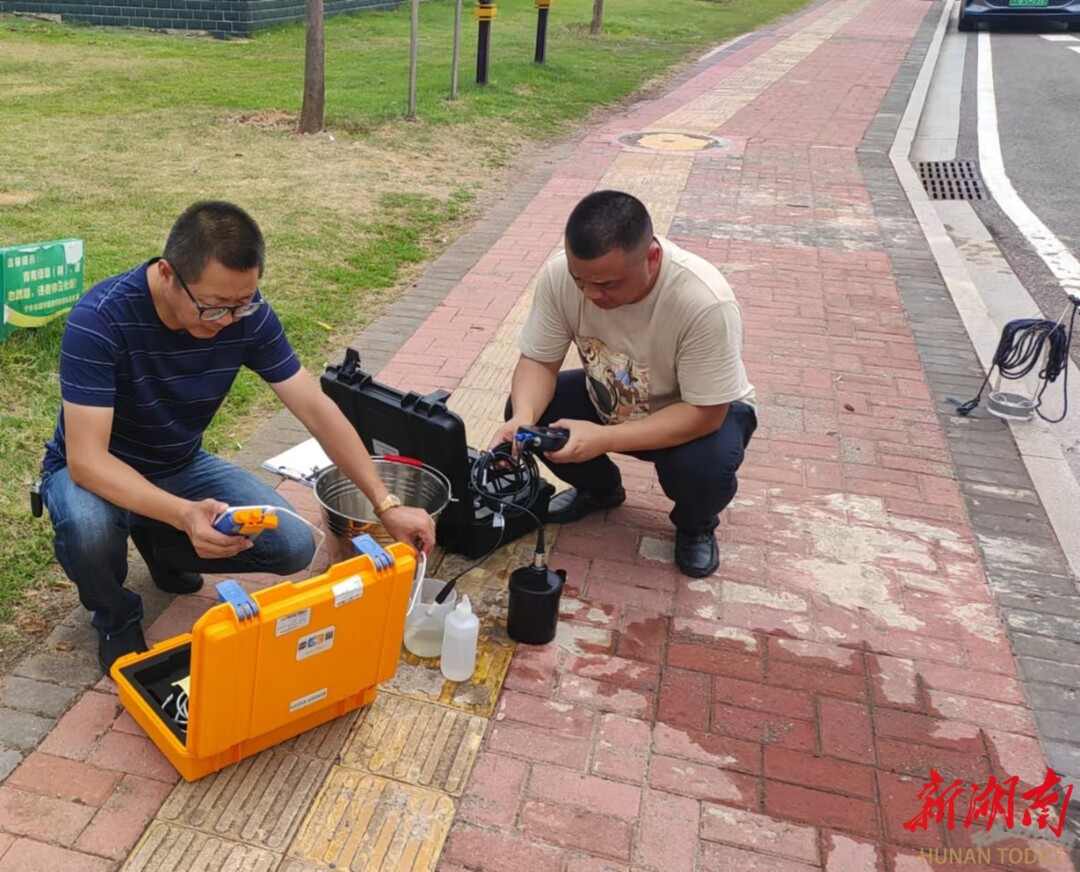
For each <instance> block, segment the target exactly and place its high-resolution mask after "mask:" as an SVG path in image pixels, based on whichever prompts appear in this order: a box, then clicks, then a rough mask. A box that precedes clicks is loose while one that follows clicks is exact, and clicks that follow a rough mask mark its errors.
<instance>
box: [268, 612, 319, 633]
mask: <svg viewBox="0 0 1080 872" xmlns="http://www.w3.org/2000/svg"><path fill="white" fill-rule="evenodd" d="M310 623H311V609H301V610H300V611H298V612H293V613H292V614H291V615H286V616H285V617H283V618H278V619H277V625H276V626H275V629H274V635H275V636H284V635H285V634H286V633H291V632H292V631H293V630H299V629H300V628H301V627H306V626H307V625H308V624H310Z"/></svg>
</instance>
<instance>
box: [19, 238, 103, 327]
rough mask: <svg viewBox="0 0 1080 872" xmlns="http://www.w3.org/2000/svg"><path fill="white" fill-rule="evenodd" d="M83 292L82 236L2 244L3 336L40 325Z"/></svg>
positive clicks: (61, 311) (60, 311)
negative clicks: (30, 243)
mask: <svg viewBox="0 0 1080 872" xmlns="http://www.w3.org/2000/svg"><path fill="white" fill-rule="evenodd" d="M82 292H83V243H82V240H81V239H59V240H57V241H55V242H41V243H35V244H32V245H14V246H11V247H10V248H0V299H2V300H3V302H4V320H3V323H2V324H0V340H3V339H5V338H6V337H7V336H8V334H10V333H12V332H13V331H15V330H16V329H18V328H19V327H40V326H41V325H42V324H45V323H46V322H48V321H51V320H52V319H53V318H55V317H56V316H57V315H62V314H63V313H64V312H67V311H68V310H69V309H71V307H72V306H74V305H75V304H76V303H77V302H78V300H79V297H81V296H82Z"/></svg>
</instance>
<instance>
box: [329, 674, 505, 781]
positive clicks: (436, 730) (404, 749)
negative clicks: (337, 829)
mask: <svg viewBox="0 0 1080 872" xmlns="http://www.w3.org/2000/svg"><path fill="white" fill-rule="evenodd" d="M486 727H487V719H486V718H482V717H479V716H477V715H470V714H467V713H465V712H462V711H457V710H455V709H451V708H447V707H446V706H443V705H438V704H437V703H432V702H421V701H420V700H414V699H407V698H405V697H400V696H393V695H391V694H385V695H383V696H380V697H379V698H378V699H376V700H375V702H374V703H372V704H371V705H370V706H368V707H367V708H366V709H364V711H363V713H362V715H361V718H360V722H359V724H358V726H357V729H356V732H354V733H353V735H352V737H351V738H350V739H349V742H348V744H347V745H346V746H345V749H344V750H343V751H342V753H341V763H342V765H343V766H347V767H349V768H351V769H360V770H362V771H365V772H368V773H370V774H372V775H381V776H384V777H386V778H392V779H394V780H395V781H403V782H405V783H406V784H415V785H418V786H420V787H430V788H434V789H436V790H442V791H444V792H445V793H449V794H450V795H452V796H460V795H461V792H462V791H463V790H464V789H465V783H466V782H467V781H468V778H469V773H470V772H471V771H472V767H473V763H474V762H475V760H476V754H477V752H478V751H479V750H480V743H481V741H482V740H483V738H484V730H485V728H486Z"/></svg>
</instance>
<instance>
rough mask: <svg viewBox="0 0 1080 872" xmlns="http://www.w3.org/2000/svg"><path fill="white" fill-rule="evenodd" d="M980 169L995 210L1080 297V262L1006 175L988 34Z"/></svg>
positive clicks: (983, 47)
mask: <svg viewBox="0 0 1080 872" xmlns="http://www.w3.org/2000/svg"><path fill="white" fill-rule="evenodd" d="M978 114H979V168H980V170H981V171H982V176H983V179H984V180H985V181H986V184H987V187H989V188H990V193H992V194H993V195H994V199H995V200H997V203H998V206H1000V207H1001V210H1002V211H1003V212H1004V213H1005V214H1006V215H1007V216H1008V217H1009V220H1011V221H1012V222H1013V224H1015V225H1016V227H1017V229H1018V230H1019V231H1020V232H1021V233H1022V234H1023V235H1024V237H1025V238H1026V239H1027V241H1028V242H1029V243H1030V244H1031V247H1032V248H1033V249H1035V252H1036V253H1037V254H1038V255H1039V257H1041V258H1042V259H1043V262H1044V263H1045V264H1046V265H1047V267H1049V269H1050V272H1052V273H1053V274H1054V277H1055V278H1056V279H1057V280H1058V281H1059V282H1060V283H1061V286H1062V288H1064V290H1065V292H1066V293H1068V294H1072V295H1076V296H1080V261H1078V260H1077V259H1076V258H1075V257H1074V256H1073V254H1072V253H1071V252H1070V251H1069V250H1068V249H1067V248H1066V247H1065V246H1064V245H1063V244H1062V242H1061V240H1060V239H1058V238H1057V237H1056V236H1055V235H1054V234H1053V232H1052V231H1051V230H1050V228H1049V227H1047V226H1046V225H1045V224H1044V223H1043V222H1042V219H1040V218H1039V216H1038V215H1036V214H1035V213H1034V212H1032V211H1031V209H1030V208H1029V207H1028V205H1027V203H1025V202H1024V201H1023V199H1021V197H1020V195H1019V194H1018V193H1017V192H1016V189H1015V188H1014V187H1013V184H1012V182H1011V181H1010V180H1009V177H1008V175H1007V174H1006V172H1005V161H1004V158H1003V157H1002V155H1001V139H1000V137H999V135H998V113H997V102H996V99H995V96H994V67H993V56H992V54H991V49H990V34H989V33H987V32H986V31H983V32H982V33H980V34H979V91H978Z"/></svg>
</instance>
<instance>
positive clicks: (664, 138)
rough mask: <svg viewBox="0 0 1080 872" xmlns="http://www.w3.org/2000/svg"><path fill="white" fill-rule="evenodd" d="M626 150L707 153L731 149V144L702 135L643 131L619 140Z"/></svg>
mask: <svg viewBox="0 0 1080 872" xmlns="http://www.w3.org/2000/svg"><path fill="white" fill-rule="evenodd" d="M618 141H619V144H620V145H622V146H623V147H624V148H629V149H633V150H635V151H638V150H640V151H675V152H678V151H681V152H687V151H691V152H692V151H705V150H706V149H709V148H730V147H731V143H729V142H728V141H726V140H723V139H717V138H716V137H715V136H706V135H705V134H702V133H681V132H679V131H677V130H643V131H638V132H637V133H625V134H623V135H622V136H620V137H619V139H618Z"/></svg>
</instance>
